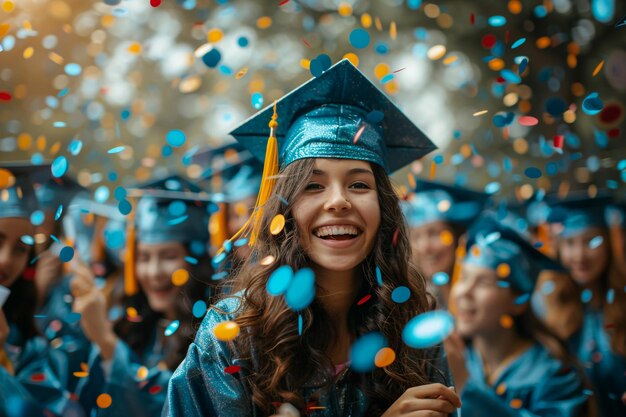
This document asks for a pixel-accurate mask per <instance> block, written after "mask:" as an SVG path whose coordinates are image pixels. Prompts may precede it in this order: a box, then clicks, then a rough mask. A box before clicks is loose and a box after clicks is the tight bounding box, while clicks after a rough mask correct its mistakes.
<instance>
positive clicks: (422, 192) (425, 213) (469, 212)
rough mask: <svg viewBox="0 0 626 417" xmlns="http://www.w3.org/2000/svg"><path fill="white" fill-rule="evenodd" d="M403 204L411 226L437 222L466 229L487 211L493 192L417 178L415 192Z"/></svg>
mask: <svg viewBox="0 0 626 417" xmlns="http://www.w3.org/2000/svg"><path fill="white" fill-rule="evenodd" d="M412 194H413V195H412V196H411V198H410V199H409V200H408V201H406V202H404V203H403V210H404V214H405V216H406V218H407V221H408V223H409V226H411V227H419V226H422V225H425V224H429V223H433V222H436V221H443V222H446V223H453V224H456V225H459V226H462V227H464V228H467V227H469V225H470V224H471V223H472V222H473V221H474V220H475V219H476V218H477V217H478V216H479V215H480V213H481V212H482V211H483V209H484V207H485V205H486V204H487V201H488V199H489V194H486V193H481V192H478V191H472V190H468V189H466V188H461V187H456V186H452V185H446V184H441V183H438V182H433V181H424V180H420V179H416V187H415V192H414V193H412Z"/></svg>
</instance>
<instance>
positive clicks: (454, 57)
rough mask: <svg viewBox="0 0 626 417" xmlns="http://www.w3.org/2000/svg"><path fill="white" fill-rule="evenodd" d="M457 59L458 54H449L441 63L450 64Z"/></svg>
mask: <svg viewBox="0 0 626 417" xmlns="http://www.w3.org/2000/svg"><path fill="white" fill-rule="evenodd" d="M458 59H459V57H458V55H449V56H447V57H446V59H444V60H443V65H450V64H452V63H453V62H456V61H457V60H458Z"/></svg>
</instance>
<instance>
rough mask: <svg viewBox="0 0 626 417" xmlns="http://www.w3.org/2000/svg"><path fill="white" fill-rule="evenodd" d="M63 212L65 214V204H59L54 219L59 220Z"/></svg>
mask: <svg viewBox="0 0 626 417" xmlns="http://www.w3.org/2000/svg"><path fill="white" fill-rule="evenodd" d="M62 214H63V204H59V207H58V208H57V212H56V213H55V214H54V221H57V220H59V219H60V218H61V215H62Z"/></svg>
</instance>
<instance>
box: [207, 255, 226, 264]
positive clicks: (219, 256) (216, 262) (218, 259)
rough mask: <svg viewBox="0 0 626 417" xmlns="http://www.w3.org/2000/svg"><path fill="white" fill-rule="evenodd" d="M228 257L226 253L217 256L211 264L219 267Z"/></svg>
mask: <svg viewBox="0 0 626 417" xmlns="http://www.w3.org/2000/svg"><path fill="white" fill-rule="evenodd" d="M226 255H227V253H226V252H222V253H220V254H218V255H215V256H214V257H213V259H212V260H211V263H212V264H213V266H218V265H219V264H221V263H222V262H223V261H224V259H226Z"/></svg>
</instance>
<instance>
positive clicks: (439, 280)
mask: <svg viewBox="0 0 626 417" xmlns="http://www.w3.org/2000/svg"><path fill="white" fill-rule="evenodd" d="M432 281H433V284H435V285H438V286H442V285H446V284H447V283H448V282H450V277H449V276H448V274H447V273H445V272H435V273H434V274H433V277H432Z"/></svg>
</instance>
